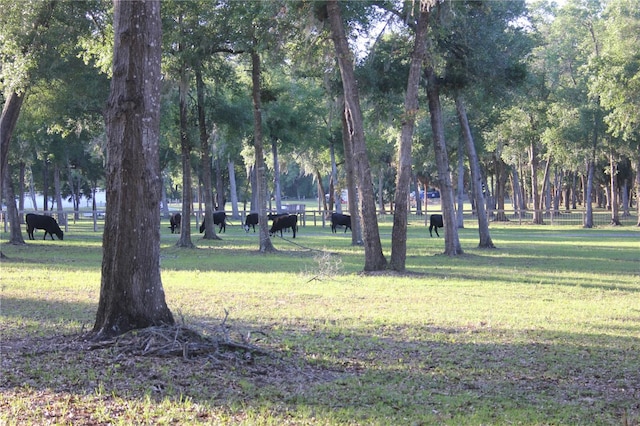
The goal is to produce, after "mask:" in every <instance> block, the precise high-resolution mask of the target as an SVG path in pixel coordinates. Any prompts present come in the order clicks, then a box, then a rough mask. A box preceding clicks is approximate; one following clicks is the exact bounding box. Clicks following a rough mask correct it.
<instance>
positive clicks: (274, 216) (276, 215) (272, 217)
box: [267, 213, 289, 221]
mask: <svg viewBox="0 0 640 426" xmlns="http://www.w3.org/2000/svg"><path fill="white" fill-rule="evenodd" d="M285 216H289V213H269V214H267V219H269V220H274V221H275V220H276V219H278V218H279V217H285Z"/></svg>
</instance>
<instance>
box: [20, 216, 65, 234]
mask: <svg viewBox="0 0 640 426" xmlns="http://www.w3.org/2000/svg"><path fill="white" fill-rule="evenodd" d="M26 221H27V234H28V235H29V239H30V240H33V239H34V238H33V231H34V230H35V229H44V238H43V240H46V239H47V233H48V234H49V235H50V236H51V239H52V240H53V234H56V236H57V237H58V239H59V240H62V239H63V237H64V232H62V229H60V227H59V226H58V222H56V220H55V219H54V218H52V217H51V216H44V215H39V214H33V213H29V214H27V216H26Z"/></svg>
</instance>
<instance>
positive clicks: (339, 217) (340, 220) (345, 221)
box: [331, 213, 351, 233]
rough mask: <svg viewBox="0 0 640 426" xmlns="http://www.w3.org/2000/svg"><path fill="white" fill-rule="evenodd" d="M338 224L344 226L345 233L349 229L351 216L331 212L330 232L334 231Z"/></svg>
mask: <svg viewBox="0 0 640 426" xmlns="http://www.w3.org/2000/svg"><path fill="white" fill-rule="evenodd" d="M338 226H344V232H345V233H346V232H347V229H351V216H349V215H348V214H342V213H332V214H331V232H333V233H336V232H337V231H336V228H337V227H338Z"/></svg>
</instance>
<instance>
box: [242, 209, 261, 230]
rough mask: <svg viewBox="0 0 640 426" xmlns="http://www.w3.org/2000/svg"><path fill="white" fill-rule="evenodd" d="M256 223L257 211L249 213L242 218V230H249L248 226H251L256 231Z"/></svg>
mask: <svg viewBox="0 0 640 426" xmlns="http://www.w3.org/2000/svg"><path fill="white" fill-rule="evenodd" d="M257 224H258V213H249V214H248V215H247V217H246V218H245V220H244V230H245V231H247V232H249V227H253V232H256V225H257Z"/></svg>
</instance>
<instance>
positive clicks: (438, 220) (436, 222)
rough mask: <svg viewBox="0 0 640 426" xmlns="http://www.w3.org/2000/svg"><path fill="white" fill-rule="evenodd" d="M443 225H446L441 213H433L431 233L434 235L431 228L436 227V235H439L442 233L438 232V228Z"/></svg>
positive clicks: (430, 226) (430, 224) (430, 220)
mask: <svg viewBox="0 0 640 426" xmlns="http://www.w3.org/2000/svg"><path fill="white" fill-rule="evenodd" d="M443 226H444V222H443V221H442V215H441V214H432V215H431V216H429V235H430V236H432V237H433V234H432V233H431V230H432V229H434V228H435V230H436V235H437V236H438V237H439V236H440V234H438V228H442V227H443Z"/></svg>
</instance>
